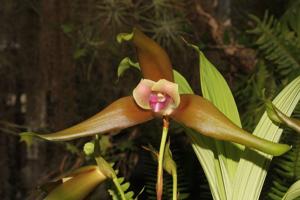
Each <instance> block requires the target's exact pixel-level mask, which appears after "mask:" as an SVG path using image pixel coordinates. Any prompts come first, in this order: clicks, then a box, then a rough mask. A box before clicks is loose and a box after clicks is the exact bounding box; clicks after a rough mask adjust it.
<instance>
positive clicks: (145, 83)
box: [132, 79, 155, 109]
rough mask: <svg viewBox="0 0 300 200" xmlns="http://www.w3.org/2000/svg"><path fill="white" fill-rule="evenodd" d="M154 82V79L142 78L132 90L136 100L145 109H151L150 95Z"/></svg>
mask: <svg viewBox="0 0 300 200" xmlns="http://www.w3.org/2000/svg"><path fill="white" fill-rule="evenodd" d="M154 84H155V82H154V81H151V80H149V79H142V80H141V81H140V83H139V84H138V85H137V86H136V88H134V90H133V92H132V96H133V98H134V100H135V102H136V103H137V104H138V105H139V106H140V107H141V108H143V109H151V108H150V104H149V96H150V94H151V88H152V86H153V85H154Z"/></svg>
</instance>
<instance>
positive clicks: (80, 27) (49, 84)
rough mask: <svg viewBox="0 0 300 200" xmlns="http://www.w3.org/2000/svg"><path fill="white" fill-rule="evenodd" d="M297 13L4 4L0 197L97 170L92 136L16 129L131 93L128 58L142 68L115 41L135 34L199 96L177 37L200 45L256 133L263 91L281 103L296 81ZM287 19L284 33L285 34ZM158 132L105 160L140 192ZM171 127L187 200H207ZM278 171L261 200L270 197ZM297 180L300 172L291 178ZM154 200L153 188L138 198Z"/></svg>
mask: <svg viewBox="0 0 300 200" xmlns="http://www.w3.org/2000/svg"><path fill="white" fill-rule="evenodd" d="M295 9H296V11H295ZM297 9H298V10H297ZM298 11H300V9H299V1H290V2H289V1H287V0H265V1H260V0H185V1H184V0H86V1H83V0H73V1H71V0H64V1H62V0H48V1H45V0H42V1H38V0H0V77H1V78H0V134H1V135H0V158H1V159H0V199H2V200H8V199H35V197H34V193H35V192H36V190H37V188H38V186H41V185H43V184H45V183H47V182H49V181H50V180H51V179H53V178H55V177H56V176H58V175H59V174H61V173H62V172H65V171H68V170H71V169H74V168H77V167H79V166H81V165H83V164H86V163H91V162H92V161H89V160H88V158H86V157H85V156H84V155H83V153H82V146H83V144H84V143H85V142H87V141H89V139H90V138H86V139H80V140H76V141H72V142H68V143H50V142H45V141H41V140H34V141H33V143H32V145H28V144H26V143H24V142H20V141H19V140H20V137H19V133H21V132H25V131H33V132H42V133H47V132H51V131H55V130H59V129H62V128H65V127H68V126H70V125H72V124H74V123H76V122H79V121H81V120H83V119H85V118H87V117H89V116H91V115H93V114H95V113H97V112H98V111H99V110H101V109H102V108H104V107H105V106H106V105H108V104H109V103H110V102H112V101H114V100H116V99H117V98H119V97H121V96H125V95H130V94H131V91H132V89H133V88H134V86H135V85H136V84H137V83H138V81H139V80H140V77H141V76H140V74H139V72H138V71H136V70H128V71H126V72H125V74H124V75H123V76H122V77H121V78H119V79H118V77H117V67H118V65H119V63H120V61H121V60H122V58H124V57H126V56H129V57H130V58H132V59H133V60H134V61H136V57H135V51H134V48H133V47H132V45H130V44H129V43H128V44H127V43H126V44H121V45H120V44H118V43H117V42H116V35H117V34H118V33H120V32H130V31H131V30H132V27H134V26H136V27H139V28H140V29H141V30H142V31H144V32H145V33H146V34H147V35H149V36H150V37H152V38H153V39H154V40H156V41H157V42H159V43H160V44H161V45H162V46H163V47H164V48H165V49H166V50H167V52H168V53H169V55H170V57H171V60H172V63H173V66H174V68H175V69H176V70H178V71H179V72H180V73H182V74H183V75H184V76H185V77H186V79H187V80H188V81H189V83H190V84H191V85H192V87H193V89H194V90H195V91H196V92H197V93H198V94H200V86H199V63H198V57H197V54H196V53H195V52H194V51H193V50H191V49H190V48H189V47H187V46H186V45H185V43H184V42H183V40H182V39H181V37H184V38H185V39H186V40H187V41H189V42H191V43H194V44H196V45H198V46H199V47H200V48H201V49H202V50H203V51H204V53H205V54H206V56H207V57H208V58H209V59H210V61H211V62H212V63H213V64H215V66H216V67H217V68H218V69H219V70H220V71H221V72H222V74H223V75H224V77H225V78H226V80H227V81H228V83H229V85H230V87H231V88H232V90H233V94H234V96H235V98H236V101H237V104H238V107H239V111H240V114H241V118H242V122H243V126H244V128H245V129H247V130H248V131H252V130H253V128H254V127H255V124H256V123H257V121H258V120H259V118H260V116H261V114H262V112H263V111H264V106H263V101H262V98H263V92H262V90H263V89H264V88H265V96H266V97H267V98H273V97H274V96H275V95H276V94H277V93H278V91H279V90H280V89H281V88H282V87H283V86H284V85H286V84H287V83H288V82H289V81H290V80H292V79H293V78H294V77H295V76H296V75H299V71H300V70H299V69H300V68H299V65H300V64H299V63H300V62H299V61H300V59H299V56H298V57H297V55H299V53H300V52H299V49H300V42H299V40H298V36H299V33H300V25H297V23H298V24H299V23H300V16H299V14H298V13H299V12H298ZM250 15H251V16H250ZM254 16H255V17H254ZM298 16H299V17H298ZM295 21H296V22H295ZM279 22H280V23H281V24H284V23H286V26H285V27H284V26H282V27H280V28H278V27H277V26H278V24H279ZM295 24H296V25H295ZM276 27H277V28H276ZM297 27H298V28H297ZM251 30H252V31H251ZM291 32H292V33H293V34H291ZM262 37H263V38H262ZM259 38H260V40H258V39H259ZM261 38H262V39H261ZM278 51H279V52H278ZM270 54H272V55H273V54H274V55H275V56H274V55H273V56H271V55H270ZM276 54H278V56H276ZM283 56H284V58H282V59H281V57H283ZM283 60H284V61H283ZM117 80H119V81H117ZM298 107H299V106H298ZM159 124H160V122H159V121H154V122H151V123H150V124H146V125H143V126H139V127H134V128H130V129H128V130H125V131H122V133H120V134H118V135H115V136H107V137H106V138H105V147H107V148H106V152H105V156H106V158H107V159H108V160H110V161H114V162H115V163H116V164H115V166H116V168H117V169H119V171H120V173H121V174H122V175H123V176H125V178H126V179H127V180H129V181H130V182H131V185H132V190H134V191H135V192H136V193H138V192H139V190H141V189H142V187H143V186H144V185H147V184H148V182H149V181H150V182H151V178H147V177H151V176H155V174H156V172H155V168H156V167H155V162H154V161H153V162H151V156H150V155H149V153H148V152H147V151H145V150H143V149H142V148H141V146H143V145H144V146H147V145H148V144H152V145H153V146H154V147H156V148H158V144H159V141H160V129H159ZM147 127H152V128H150V129H149V128H147ZM153 127H154V128H153ZM172 130H174V136H172V141H171V147H172V150H173V151H174V152H173V154H174V157H175V159H176V160H177V162H178V165H179V166H180V170H181V172H180V173H181V174H180V177H179V181H180V182H181V183H184V184H182V185H181V186H180V187H182V191H185V193H188V194H189V195H188V196H187V199H200V198H201V199H211V196H210V193H209V190H208V186H207V182H206V180H205V177H204V176H203V172H202V171H201V167H200V164H199V163H198V161H197V159H196V158H195V156H194V154H193V151H192V149H191V147H190V145H189V141H188V139H187V138H186V137H185V135H184V134H183V133H181V131H176V130H177V128H176V126H175V127H173V129H172ZM296 141H298V139H295V138H294V139H293V142H296ZM296 144H298V143H296ZM294 146H295V145H294ZM299 166H300V165H299ZM273 168H276V166H274V167H273ZM296 168H297V166H295V169H296ZM275 171H276V170H275ZM151 173H152V174H151ZM275 173H276V172H271V174H273V175H272V177H268V178H269V179H270V180H269V181H268V182H269V184H266V185H267V186H266V188H265V189H264V191H265V193H266V195H263V196H264V197H263V199H268V198H269V196H272V195H267V194H268V193H270V188H272V187H273V186H272V180H273V179H274V178H275V179H276V178H277V179H278V176H279V175H276V174H275ZM274 174H275V175H274ZM298 177H299V176H298V174H296V172H295V170H294V174H292V175H291V180H287V181H286V182H288V181H292V180H295V179H298ZM281 179H282V178H281ZM98 191H101V192H100V194H94V195H91V197H90V198H89V199H93V198H94V197H96V196H97V195H98V196H100V197H102V198H103V199H105V198H104V196H107V194H104V193H105V191H106V186H104V187H103V186H102V187H101V188H99V190H98ZM98 193H99V192H98ZM151 195H152V196H153V194H151V191H147V190H146V191H144V192H143V194H142V198H141V199H151ZM92 196H94V197H92ZM199 197H200V198H199ZM102 198H101V199H102Z"/></svg>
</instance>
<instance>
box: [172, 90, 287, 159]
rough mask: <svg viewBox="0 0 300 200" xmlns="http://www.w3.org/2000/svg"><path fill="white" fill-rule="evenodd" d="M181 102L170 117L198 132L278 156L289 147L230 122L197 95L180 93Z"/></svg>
mask: <svg viewBox="0 0 300 200" xmlns="http://www.w3.org/2000/svg"><path fill="white" fill-rule="evenodd" d="M180 97H181V103H180V105H179V107H178V109H176V110H175V111H174V112H173V114H172V115H171V117H172V118H173V119H174V120H175V121H177V122H179V123H182V124H184V125H185V126H187V127H190V128H192V129H194V130H196V131H198V132H199V133H201V134H203V135H206V136H208V137H213V138H215V139H219V140H226V141H231V142H235V143H239V144H242V145H245V146H247V147H250V148H254V149H257V150H259V151H262V152H264V153H268V154H271V155H274V156H279V155H281V154H283V153H285V152H287V151H288V150H289V149H290V148H291V147H290V146H289V145H285V144H278V143H273V142H270V141H268V140H265V139H262V138H259V137H257V136H254V135H252V134H250V133H248V132H246V131H245V130H243V129H241V128H239V127H238V126H236V125H235V124H234V123H232V122H231V121H230V120H229V119H228V118H227V117H226V116H225V115H224V114H223V113H221V112H220V111H219V110H218V109H217V108H216V107H215V106H214V105H213V104H212V103H210V102H209V101H207V100H205V99H204V98H202V97H200V96H197V95H181V96H180Z"/></svg>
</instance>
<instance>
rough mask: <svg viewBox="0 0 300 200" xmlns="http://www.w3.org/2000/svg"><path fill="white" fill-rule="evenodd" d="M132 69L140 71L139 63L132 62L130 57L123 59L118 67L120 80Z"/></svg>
mask: <svg viewBox="0 0 300 200" xmlns="http://www.w3.org/2000/svg"><path fill="white" fill-rule="evenodd" d="M130 67H133V68H136V69H139V70H140V66H139V64H138V63H135V62H132V61H131V60H130V58H128V57H125V58H123V59H122V60H121V62H120V64H119V66H118V78H120V77H121V76H122V75H123V74H124V72H125V71H126V70H127V69H129V68H130Z"/></svg>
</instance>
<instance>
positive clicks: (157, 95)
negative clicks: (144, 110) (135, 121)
mask: <svg viewBox="0 0 300 200" xmlns="http://www.w3.org/2000/svg"><path fill="white" fill-rule="evenodd" d="M170 100H171V97H170V96H169V95H167V94H164V93H161V92H151V94H150V97H149V104H150V107H151V109H152V110H153V111H154V112H160V111H162V110H164V109H165V108H166V107H167V106H168V104H169V102H170Z"/></svg>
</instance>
